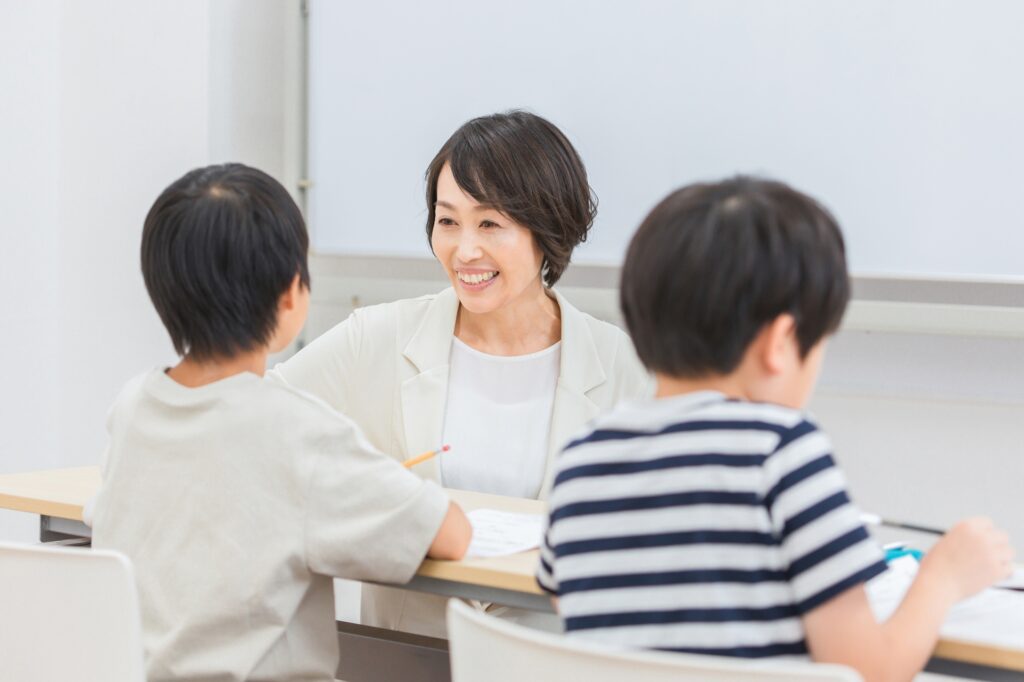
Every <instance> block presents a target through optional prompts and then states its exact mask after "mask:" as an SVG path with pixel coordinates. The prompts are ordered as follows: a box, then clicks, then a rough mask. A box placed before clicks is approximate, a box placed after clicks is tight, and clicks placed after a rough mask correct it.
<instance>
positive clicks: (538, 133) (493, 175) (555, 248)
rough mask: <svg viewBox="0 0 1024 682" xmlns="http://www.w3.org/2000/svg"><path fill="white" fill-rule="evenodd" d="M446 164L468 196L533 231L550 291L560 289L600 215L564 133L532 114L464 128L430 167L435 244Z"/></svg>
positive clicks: (499, 116) (488, 118)
mask: <svg viewBox="0 0 1024 682" xmlns="http://www.w3.org/2000/svg"><path fill="white" fill-rule="evenodd" d="M446 163H447V164H451V168H452V174H453V175H454V176H455V182H456V183H457V184H458V185H459V187H461V188H462V190H463V191H464V192H466V194H468V195H470V196H471V197H473V198H474V199H476V200H477V201H478V202H479V203H481V204H483V205H485V206H490V207H493V208H494V209H496V210H498V211H500V212H501V213H503V214H505V215H507V216H508V217H509V218H511V219H512V220H514V221H515V222H517V223H518V224H520V225H522V226H523V227H527V228H529V229H530V231H531V232H532V233H533V238H534V239H535V240H536V241H537V246H538V247H540V250H541V253H542V254H543V255H544V261H543V264H542V265H541V272H542V273H543V274H544V282H545V284H547V285H548V286H552V285H553V284H554V283H555V282H557V281H558V278H559V277H561V276H562V273H563V272H565V269H566V267H568V265H569V259H570V258H571V256H572V250H573V249H574V248H575V247H576V245H577V244H579V243H580V242H583V241H585V240H586V238H587V232H588V231H589V230H590V226H591V225H593V224H594V217H595V216H596V215H597V197H596V196H594V192H593V190H592V189H591V187H590V184H589V183H588V182H587V170H586V168H584V166H583V161H582V160H581V159H580V155H579V154H578V153H577V152H576V149H575V148H574V147H573V146H572V143H570V142H569V140H568V138H566V136H565V135H564V134H562V131H560V130H559V129H558V128H556V127H555V125H554V124H552V123H551V122H550V121H548V120H546V119H544V118H541V117H540V116H537V115H536V114H531V113H528V112H525V111H509V112H506V113H503V114H493V115H491V116H481V117H479V118H474V119H473V120H471V121H467V122H466V123H464V124H463V125H462V127H460V128H459V129H458V130H456V131H455V133H454V134H453V135H452V136H451V137H450V138H448V141H447V142H445V143H444V146H442V147H441V151H439V152H438V153H437V156H435V157H434V160H433V161H431V162H430V166H428V167H427V173H426V179H427V239H428V240H430V238H431V235H432V234H433V231H434V202H436V201H437V179H438V177H439V176H440V175H441V170H442V169H443V168H444V165H445V164H446Z"/></svg>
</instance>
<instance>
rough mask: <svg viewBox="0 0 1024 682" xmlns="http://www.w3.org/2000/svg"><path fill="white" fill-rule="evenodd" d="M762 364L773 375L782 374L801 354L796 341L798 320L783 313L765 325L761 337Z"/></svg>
mask: <svg viewBox="0 0 1024 682" xmlns="http://www.w3.org/2000/svg"><path fill="white" fill-rule="evenodd" d="M759 336H760V337H762V338H760V339H758V341H759V345H760V351H761V352H760V354H759V355H760V356H761V364H762V366H763V367H764V369H765V370H766V371H767V372H768V373H769V374H772V375H776V374H780V373H782V372H783V371H784V370H785V369H786V368H787V367H788V366H789V365H791V364H792V362H793V359H794V358H796V359H799V358H800V353H799V348H798V343H797V339H796V320H795V319H794V318H793V316H792V315H790V314H789V313H783V314H782V315H779V316H778V317H776V318H775V319H774V320H772V321H771V322H769V323H768V324H767V325H765V327H764V329H762V330H761V333H760V335H759Z"/></svg>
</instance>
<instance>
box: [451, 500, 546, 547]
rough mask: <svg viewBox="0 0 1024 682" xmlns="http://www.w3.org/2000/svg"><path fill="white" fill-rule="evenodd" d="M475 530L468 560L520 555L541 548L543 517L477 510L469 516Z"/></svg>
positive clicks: (493, 510) (492, 510) (494, 510)
mask: <svg viewBox="0 0 1024 682" xmlns="http://www.w3.org/2000/svg"><path fill="white" fill-rule="evenodd" d="M466 516H468V517H469V522H470V524H472V526H473V540H472V542H470V543H469V549H468V550H467V551H466V556H467V557H468V558H474V557H476V558H480V557H492V556H505V555H508V554H518V553H519V552H526V551H528V550H531V549H536V548H537V547H539V546H540V538H541V534H542V533H543V532H544V517H543V516H542V515H540V514H517V513H514V512H503V511H498V510H497V509H474V510H473V511H471V512H469V513H468V514H466Z"/></svg>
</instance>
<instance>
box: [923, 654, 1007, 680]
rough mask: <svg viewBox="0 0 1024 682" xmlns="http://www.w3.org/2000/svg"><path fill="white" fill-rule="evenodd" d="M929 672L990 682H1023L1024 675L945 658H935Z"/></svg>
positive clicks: (927, 668) (930, 663)
mask: <svg viewBox="0 0 1024 682" xmlns="http://www.w3.org/2000/svg"><path fill="white" fill-rule="evenodd" d="M924 669H925V670H926V671H927V672H930V673H935V674H937V675H949V676H950V677H954V678H961V679H963V678H966V679H968V680H990V682H1021V681H1022V680H1024V673H1022V672H1017V671H1015V670H1006V669H1003V668H991V667H989V666H987V665H978V664H976V663H962V662H960V661H950V660H947V659H945V658H933V659H931V660H930V661H928V665H926V666H925V668H924Z"/></svg>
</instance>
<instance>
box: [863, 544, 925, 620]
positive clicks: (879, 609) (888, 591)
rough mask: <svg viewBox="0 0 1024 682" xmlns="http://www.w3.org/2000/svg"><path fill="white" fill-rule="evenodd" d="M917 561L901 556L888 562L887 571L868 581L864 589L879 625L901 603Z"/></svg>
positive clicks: (914, 572)
mask: <svg viewBox="0 0 1024 682" xmlns="http://www.w3.org/2000/svg"><path fill="white" fill-rule="evenodd" d="M917 566H918V564H917V560H916V559H915V558H914V557H911V556H901V557H899V558H898V559H895V560H893V561H890V562H889V570H888V571H886V572H885V573H883V574H881V575H880V576H877V577H875V578H873V579H872V580H869V581H868V584H867V585H866V586H865V589H866V590H867V593H868V603H869V604H871V610H872V611H874V613H875V620H877V621H878V622H879V623H882V622H885V621H887V620H889V617H890V616H891V615H892V614H893V613H894V612H895V611H896V607H898V606H899V605H900V602H902V601H903V597H905V596H906V594H907V590H909V589H910V583H912V582H914V577H915V576H916V575H917Z"/></svg>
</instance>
